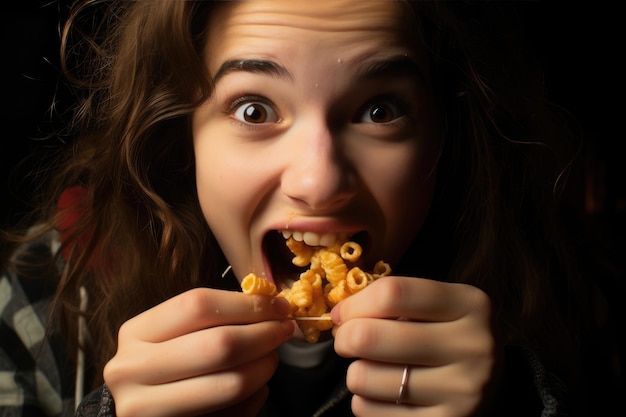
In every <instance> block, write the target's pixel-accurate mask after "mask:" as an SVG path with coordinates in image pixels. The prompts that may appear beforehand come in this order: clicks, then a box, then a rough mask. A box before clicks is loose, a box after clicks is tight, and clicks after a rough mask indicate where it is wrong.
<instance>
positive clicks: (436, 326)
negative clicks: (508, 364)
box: [334, 316, 495, 366]
mask: <svg viewBox="0 0 626 417" xmlns="http://www.w3.org/2000/svg"><path fill="white" fill-rule="evenodd" d="M334 348H335V351H336V352H337V353H338V354H339V355H340V356H344V357H357V358H366V359H370V360H375V361H381V362H392V363H401V364H404V363H410V364H413V365H421V366H443V365H447V364H449V363H452V362H456V361H459V360H480V359H482V358H491V357H492V356H493V355H494V350H495V339H494V337H493V335H492V334H491V332H490V328H489V326H487V325H486V324H485V323H482V322H480V321H479V320H475V319H474V318H473V317H471V316H468V317H464V318H461V319H459V320H456V321H452V322H443V323H436V322H426V323H424V322H411V321H401V320H389V319H368V318H358V319H352V320H349V321H347V322H345V323H344V324H343V325H341V326H340V327H338V328H337V330H336V331H335V342H334Z"/></svg>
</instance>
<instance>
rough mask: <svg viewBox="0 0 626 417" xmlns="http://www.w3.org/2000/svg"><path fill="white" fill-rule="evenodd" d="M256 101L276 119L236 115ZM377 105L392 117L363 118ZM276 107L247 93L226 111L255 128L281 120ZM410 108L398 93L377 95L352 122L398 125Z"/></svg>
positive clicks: (359, 110) (232, 101) (235, 119)
mask: <svg viewBox="0 0 626 417" xmlns="http://www.w3.org/2000/svg"><path fill="white" fill-rule="evenodd" d="M255 103H259V104H260V105H262V106H263V107H264V108H269V111H270V112H272V113H273V114H274V116H275V117H271V116H270V118H271V119H275V120H271V121H269V122H268V121H262V122H259V123H254V122H247V121H245V120H242V119H243V117H237V116H236V113H237V112H239V111H241V110H244V111H245V109H242V106H244V105H252V104H255ZM376 105H379V106H381V107H383V106H386V107H387V110H391V112H392V115H391V116H392V118H391V119H390V120H388V121H382V122H380V123H376V122H374V121H371V122H366V121H363V120H362V119H363V118H364V117H365V116H366V114H365V111H367V110H368V109H371V108H372V107H374V106H376ZM275 107H276V106H275V105H274V103H272V101H271V100H268V99H267V98H265V97H263V96H259V95H254V94H247V95H243V96H238V97H236V98H235V99H233V100H231V101H230V102H229V104H228V106H227V108H226V112H225V113H227V114H228V115H230V116H231V117H232V118H233V120H234V121H235V122H237V123H239V124H240V125H242V126H245V127H246V128H249V129H253V128H257V127H260V126H262V125H266V124H268V123H277V122H279V121H280V116H279V115H278V113H277V112H276V110H275ZM409 109H410V105H409V104H407V102H406V101H405V100H404V99H402V98H401V97H399V96H398V95H395V94H387V95H381V96H376V97H374V98H372V99H370V100H368V101H366V102H365V104H363V105H362V106H361V107H359V109H358V111H357V112H356V115H355V116H354V118H352V119H351V122H352V123H355V124H367V125H372V126H378V127H384V126H392V125H397V124H400V123H403V122H406V119H407V117H410V113H409ZM367 116H370V120H371V116H372V113H370V114H369V115H367ZM383 116H384V113H383Z"/></svg>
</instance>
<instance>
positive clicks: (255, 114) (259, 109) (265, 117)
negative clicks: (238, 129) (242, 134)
mask: <svg viewBox="0 0 626 417" xmlns="http://www.w3.org/2000/svg"><path fill="white" fill-rule="evenodd" d="M231 108H232V109H233V111H232V114H233V116H234V117H235V118H236V119H237V120H239V121H241V122H244V123H252V124H260V123H273V122H277V121H278V115H277V114H276V112H275V111H274V109H273V108H272V106H271V105H269V104H268V103H264V102H262V101H259V100H250V99H249V98H246V97H242V98H240V99H238V100H236V101H235V102H234V103H233V104H232V106H231Z"/></svg>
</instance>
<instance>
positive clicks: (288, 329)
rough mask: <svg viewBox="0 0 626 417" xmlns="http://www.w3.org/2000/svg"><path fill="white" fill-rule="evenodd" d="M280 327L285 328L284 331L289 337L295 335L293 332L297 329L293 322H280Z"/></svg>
mask: <svg viewBox="0 0 626 417" xmlns="http://www.w3.org/2000/svg"><path fill="white" fill-rule="evenodd" d="M280 325H281V326H282V327H283V329H284V330H285V334H287V335H288V336H291V335H293V332H294V330H295V329H296V325H295V323H294V322H293V320H282V321H281V322H280Z"/></svg>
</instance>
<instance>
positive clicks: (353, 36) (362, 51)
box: [206, 0, 419, 74]
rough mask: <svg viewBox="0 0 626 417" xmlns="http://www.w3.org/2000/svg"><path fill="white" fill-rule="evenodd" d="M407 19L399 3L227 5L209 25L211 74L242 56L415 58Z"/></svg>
mask: <svg viewBox="0 0 626 417" xmlns="http://www.w3.org/2000/svg"><path fill="white" fill-rule="evenodd" d="M405 17H406V10H405V8H404V7H403V5H402V4H401V3H400V2H398V1H393V0H380V1H377V0H368V1H362V0H318V1H306V0H252V1H237V2H223V3H220V5H219V7H218V10H216V11H215V13H214V14H213V15H212V16H211V19H210V22H209V31H208V33H209V38H208V42H207V51H206V52H207V57H208V61H209V62H208V64H209V70H210V72H211V73H213V74H215V71H216V70H217V66H218V65H219V63H220V62H223V61H224V60H227V59H232V58H233V57H237V56H241V57H249V56H258V57H262V58H269V59H277V60H278V61H280V60H281V59H280V57H285V56H289V57H291V58H298V57H301V56H304V55H307V54H308V55H307V58H308V59H310V58H311V55H312V54H314V53H316V52H317V53H319V55H320V56H321V55H323V54H324V53H325V52H327V51H332V53H334V54H336V55H337V57H336V59H337V60H340V61H341V60H344V61H346V62H349V61H359V60H362V59H366V58H367V57H368V56H371V55H372V54H377V55H379V56H384V55H389V56H395V55H400V54H405V55H407V54H409V53H410V54H411V55H415V54H417V53H418V52H419V51H417V49H416V48H415V47H414V46H413V45H412V43H413V41H412V39H411V37H410V36H407V30H408V29H409V28H408V25H407V24H406V23H405V22H406V18H405ZM413 58H417V57H413Z"/></svg>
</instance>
